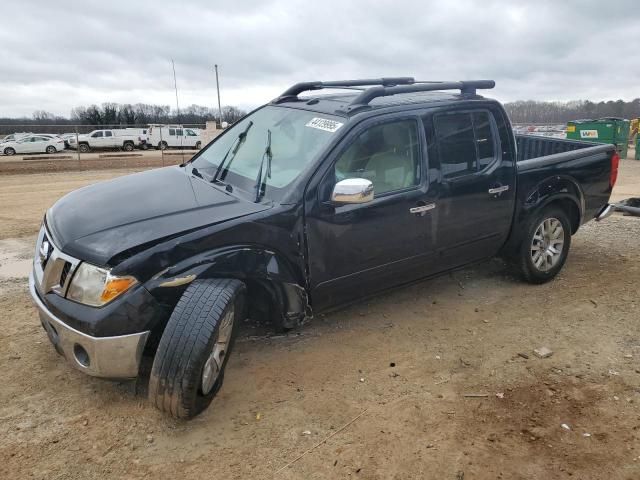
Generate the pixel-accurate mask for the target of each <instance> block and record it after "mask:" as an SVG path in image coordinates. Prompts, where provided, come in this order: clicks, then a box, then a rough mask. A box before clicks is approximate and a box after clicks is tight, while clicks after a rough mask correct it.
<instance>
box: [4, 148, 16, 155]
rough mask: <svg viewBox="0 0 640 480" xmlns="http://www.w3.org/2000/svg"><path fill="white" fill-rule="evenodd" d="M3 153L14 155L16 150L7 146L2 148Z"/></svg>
mask: <svg viewBox="0 0 640 480" xmlns="http://www.w3.org/2000/svg"><path fill="white" fill-rule="evenodd" d="M4 154H5V155H15V154H16V151H15V149H13V148H11V147H7V148H5V149H4Z"/></svg>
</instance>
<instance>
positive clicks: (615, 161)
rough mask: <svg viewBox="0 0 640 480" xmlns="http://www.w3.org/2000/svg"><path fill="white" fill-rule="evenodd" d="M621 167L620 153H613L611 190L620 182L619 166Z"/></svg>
mask: <svg viewBox="0 0 640 480" xmlns="http://www.w3.org/2000/svg"><path fill="white" fill-rule="evenodd" d="M619 165H620V155H618V152H613V155H611V176H610V177H609V186H610V187H611V188H613V187H614V185H615V184H616V180H618V166H619Z"/></svg>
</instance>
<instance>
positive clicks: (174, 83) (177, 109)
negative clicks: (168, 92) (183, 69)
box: [171, 58, 180, 123]
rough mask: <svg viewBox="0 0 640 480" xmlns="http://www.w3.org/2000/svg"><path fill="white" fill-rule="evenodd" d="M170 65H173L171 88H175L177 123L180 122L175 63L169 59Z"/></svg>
mask: <svg viewBox="0 0 640 480" xmlns="http://www.w3.org/2000/svg"><path fill="white" fill-rule="evenodd" d="M171 66H172V67H173V88H175V90H176V116H177V117H178V123H180V106H179V105H178V82H177V81H176V64H175V63H174V62H173V58H172V59H171Z"/></svg>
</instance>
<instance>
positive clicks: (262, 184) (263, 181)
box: [255, 130, 273, 203]
mask: <svg viewBox="0 0 640 480" xmlns="http://www.w3.org/2000/svg"><path fill="white" fill-rule="evenodd" d="M265 158H266V159H267V171H266V172H265V175H264V176H263V175H262V170H263V169H264V159H265ZM272 158H273V154H272V153H271V130H267V146H266V147H265V149H264V153H263V154H262V160H260V170H258V177H257V178H256V186H255V188H256V203H257V202H259V201H260V199H262V197H263V196H264V191H265V188H266V186H267V178H271V159H272Z"/></svg>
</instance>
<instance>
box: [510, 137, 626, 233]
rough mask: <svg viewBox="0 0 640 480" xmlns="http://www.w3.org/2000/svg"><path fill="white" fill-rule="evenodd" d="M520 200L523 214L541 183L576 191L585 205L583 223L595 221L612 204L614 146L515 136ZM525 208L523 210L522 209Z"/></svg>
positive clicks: (576, 195)
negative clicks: (611, 178)
mask: <svg viewBox="0 0 640 480" xmlns="http://www.w3.org/2000/svg"><path fill="white" fill-rule="evenodd" d="M515 137H516V144H517V172H518V180H517V181H518V198H519V202H518V205H519V207H517V208H518V209H519V212H517V214H518V215H521V214H522V213H523V211H524V210H526V205H527V204H528V203H529V202H530V201H531V199H532V198H535V197H536V196H540V195H544V192H543V191H540V190H539V186H540V185H541V184H545V185H556V187H555V188H556V190H566V191H567V192H573V193H572V194H573V195H575V197H576V198H578V199H580V204H581V205H582V207H581V210H582V212H581V213H582V218H581V222H580V223H582V222H584V221H588V220H590V219H591V218H593V217H594V216H595V215H596V213H598V212H599V211H600V210H601V209H602V208H603V207H604V206H605V205H606V204H607V202H608V201H609V196H610V194H611V186H610V184H609V180H610V179H609V176H610V173H611V156H612V155H613V153H614V152H615V146H614V145H612V144H604V143H593V142H582V141H579V140H564V139H558V138H548V137H539V136H535V135H516V136H515ZM523 206H524V208H523Z"/></svg>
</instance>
